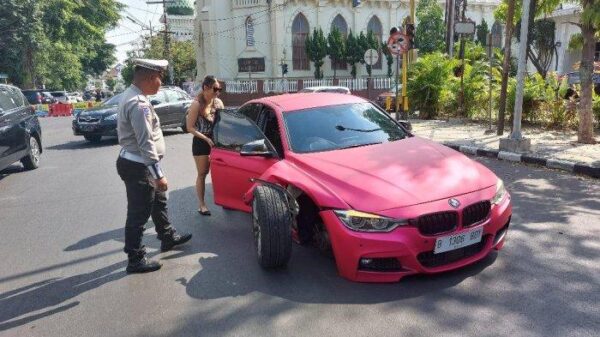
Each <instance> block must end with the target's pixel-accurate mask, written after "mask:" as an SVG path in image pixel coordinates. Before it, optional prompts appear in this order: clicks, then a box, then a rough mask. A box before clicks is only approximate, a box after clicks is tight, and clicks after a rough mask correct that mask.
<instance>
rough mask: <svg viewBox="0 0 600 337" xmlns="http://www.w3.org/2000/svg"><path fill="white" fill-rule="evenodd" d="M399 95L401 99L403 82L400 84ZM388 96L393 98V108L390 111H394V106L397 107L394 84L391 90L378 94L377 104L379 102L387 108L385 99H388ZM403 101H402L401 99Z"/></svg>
mask: <svg viewBox="0 0 600 337" xmlns="http://www.w3.org/2000/svg"><path fill="white" fill-rule="evenodd" d="M398 96H399V97H400V99H402V84H398ZM387 97H390V99H391V103H392V104H391V105H390V107H391V109H390V111H394V108H395V107H396V86H395V85H393V86H392V87H391V88H390V90H388V91H385V92H382V93H381V94H379V95H378V96H377V104H379V106H380V107H381V108H383V109H385V101H386V99H387ZM400 102H402V101H400Z"/></svg>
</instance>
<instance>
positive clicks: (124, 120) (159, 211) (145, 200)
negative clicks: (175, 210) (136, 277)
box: [117, 59, 192, 273]
mask: <svg viewBox="0 0 600 337" xmlns="http://www.w3.org/2000/svg"><path fill="white" fill-rule="evenodd" d="M167 65H168V62H167V61H166V60H148V59H136V60H134V75H133V84H132V85H131V86H130V87H129V88H127V90H125V92H124V93H123V97H122V99H121V102H120V103H119V114H118V119H117V121H118V122H117V133H118V135H119V144H120V145H121V146H122V149H121V152H120V153H119V158H118V159H117V172H118V173H119V176H120V177H121V179H122V180H123V181H124V182H125V189H126V190H127V220H126V222H125V249H124V250H125V253H127V255H128V257H129V263H128V265H127V272H128V273H145V272H151V271H155V270H158V269H160V267H161V264H160V263H158V262H156V261H151V260H148V259H147V258H146V257H145V254H146V251H145V249H144V246H142V235H143V231H144V225H145V224H146V222H147V221H148V218H149V217H150V216H152V221H153V222H154V226H155V228H156V232H157V233H158V238H159V239H160V240H161V245H160V249H161V251H163V252H165V251H168V250H170V249H172V248H173V247H174V246H176V245H180V244H182V243H184V242H187V241H188V240H190V239H191V238H192V235H191V234H183V235H180V234H178V233H177V232H176V231H175V228H173V226H171V223H170V222H169V218H168V216H167V196H166V194H165V192H166V191H167V178H165V175H164V174H163V171H162V170H161V167H160V160H161V159H162V157H163V156H164V154H165V140H164V139H163V134H162V131H161V129H160V121H159V120H158V116H157V115H156V113H155V112H154V108H153V107H152V105H151V104H150V102H149V101H148V98H147V97H146V95H154V94H156V93H157V92H158V89H159V88H160V86H161V77H162V74H163V72H164V71H165V70H166V68H167Z"/></svg>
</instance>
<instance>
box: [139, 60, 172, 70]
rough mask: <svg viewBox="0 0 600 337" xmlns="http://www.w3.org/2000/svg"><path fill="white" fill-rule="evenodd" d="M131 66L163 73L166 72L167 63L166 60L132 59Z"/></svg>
mask: <svg viewBox="0 0 600 337" xmlns="http://www.w3.org/2000/svg"><path fill="white" fill-rule="evenodd" d="M133 65H134V66H135V67H142V68H147V69H150V70H154V71H158V72H164V71H166V70H167V66H168V65H169V61H167V60H151V59H134V60H133Z"/></svg>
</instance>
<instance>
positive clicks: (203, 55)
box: [194, 0, 499, 79]
mask: <svg viewBox="0 0 600 337" xmlns="http://www.w3.org/2000/svg"><path fill="white" fill-rule="evenodd" d="M498 3H499V1H498V0H471V1H469V7H468V10H467V13H468V16H469V17H470V18H471V19H472V20H474V21H475V22H476V23H478V24H479V23H480V22H481V19H482V18H485V20H486V21H487V22H488V23H489V24H490V26H491V23H493V22H494V18H493V11H494V9H495V8H496V6H497V5H498ZM440 5H441V6H442V7H444V0H441V1H440ZM408 14H409V2H408V0H402V1H399V0H363V1H362V3H361V5H360V6H359V7H356V8H353V7H352V0H196V24H195V25H196V26H195V37H194V39H195V41H197V45H196V48H197V49H196V53H197V67H198V77H199V78H202V77H203V76H204V75H206V74H213V75H216V76H217V77H218V78H221V79H248V78H252V79H257V78H277V77H281V76H282V68H281V64H282V63H286V64H288V70H289V72H288V74H287V76H288V77H305V78H310V77H312V76H313V72H314V66H313V65H312V62H309V60H308V59H307V56H306V52H305V51H304V50H305V48H304V42H305V40H306V37H307V36H308V34H309V33H312V31H313V29H314V28H319V27H320V28H321V29H322V30H323V33H324V34H325V36H327V34H329V32H330V30H331V29H332V27H333V26H336V27H337V28H338V29H339V30H340V31H342V32H343V33H345V34H348V33H349V32H350V30H351V31H352V32H353V33H355V34H357V33H360V32H361V31H362V32H364V33H365V34H366V33H367V31H369V30H370V31H373V33H374V34H375V35H376V36H378V37H379V38H380V39H381V40H383V41H385V40H387V38H388V35H389V31H390V28H391V27H393V26H397V25H399V24H400V23H401V22H402V20H403V19H404V18H405V17H406V16H407V15H408ZM381 59H382V58H380V60H381ZM332 66H333V65H332V62H331V61H330V60H329V58H325V64H324V67H323V68H322V69H323V70H324V73H325V76H327V77H330V76H333V70H332ZM373 68H374V69H373V75H374V76H378V75H379V76H385V74H386V73H387V65H386V62H385V60H383V62H381V61H380V62H378V64H376V65H375V66H374V67H373ZM358 74H359V76H360V75H365V74H366V69H365V67H364V66H362V65H361V66H358ZM337 76H338V77H349V76H350V66H345V65H342V64H340V65H339V66H338V68H337Z"/></svg>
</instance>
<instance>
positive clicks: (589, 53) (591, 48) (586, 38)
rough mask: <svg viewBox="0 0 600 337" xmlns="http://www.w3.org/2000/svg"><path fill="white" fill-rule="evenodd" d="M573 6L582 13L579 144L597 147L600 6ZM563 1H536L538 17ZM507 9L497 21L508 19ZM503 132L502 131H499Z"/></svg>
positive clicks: (582, 0)
mask: <svg viewBox="0 0 600 337" xmlns="http://www.w3.org/2000/svg"><path fill="white" fill-rule="evenodd" d="M504 1H515V3H516V6H515V8H516V10H515V16H514V17H515V18H517V19H518V18H520V16H521V10H520V9H521V6H522V2H521V1H516V0H504ZM572 2H575V3H579V4H580V5H581V8H582V11H581V15H580V22H579V23H571V24H576V25H578V26H579V27H580V28H581V36H582V38H581V40H582V48H581V67H580V68H579V74H580V75H579V76H580V79H581V95H580V101H579V110H578V117H579V127H578V131H577V141H578V142H580V143H586V144H595V143H596V140H595V138H594V126H593V111H592V98H593V97H592V94H593V82H592V74H593V72H594V52H595V48H596V35H597V34H598V33H599V31H600V2H598V1H594V0H573V1H572ZM560 3H561V1H560V0H536V1H535V7H534V8H535V11H532V12H534V13H535V15H536V16H537V15H543V14H549V13H551V12H552V11H553V10H554V9H555V8H556V7H557V6H558V5H559V4H560ZM506 8H507V6H504V4H503V5H501V6H499V7H498V9H497V10H496V12H495V13H494V15H495V16H496V18H502V16H503V15H504V18H506ZM499 131H500V130H499Z"/></svg>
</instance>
